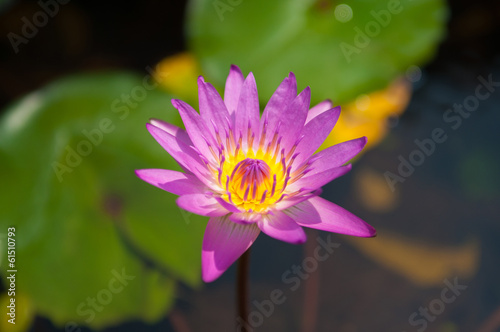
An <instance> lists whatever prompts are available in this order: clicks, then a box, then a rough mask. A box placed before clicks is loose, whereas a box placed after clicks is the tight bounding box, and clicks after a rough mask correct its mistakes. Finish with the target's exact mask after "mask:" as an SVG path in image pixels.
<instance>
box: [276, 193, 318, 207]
mask: <svg viewBox="0 0 500 332" xmlns="http://www.w3.org/2000/svg"><path fill="white" fill-rule="evenodd" d="M322 192H323V191H322V190H321V189H316V190H314V191H312V192H305V193H304V194H302V195H296V196H294V197H290V198H284V199H283V200H281V201H279V202H278V203H275V204H274V208H275V209H276V210H280V211H281V210H285V209H288V208H289V207H292V206H294V205H297V204H299V203H301V202H303V201H307V200H308V199H310V198H312V197H316V196H319V195H321V193H322Z"/></svg>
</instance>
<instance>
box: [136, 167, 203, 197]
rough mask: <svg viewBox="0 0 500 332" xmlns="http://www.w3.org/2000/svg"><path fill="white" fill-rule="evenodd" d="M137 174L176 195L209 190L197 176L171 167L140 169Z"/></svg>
mask: <svg viewBox="0 0 500 332" xmlns="http://www.w3.org/2000/svg"><path fill="white" fill-rule="evenodd" d="M135 174H136V175H137V176H138V177H139V178H140V179H141V180H143V181H146V182H147V183H150V184H152V185H153V186H156V187H158V188H160V189H163V190H166V191H168V192H169V193H172V194H174V195H186V194H195V193H200V192H205V191H207V190H208V188H207V187H206V186H205V185H204V184H203V183H202V182H201V181H200V180H198V178H197V177H196V176H194V175H191V174H186V173H181V172H177V171H172V170H169V169H138V170H136V171H135Z"/></svg>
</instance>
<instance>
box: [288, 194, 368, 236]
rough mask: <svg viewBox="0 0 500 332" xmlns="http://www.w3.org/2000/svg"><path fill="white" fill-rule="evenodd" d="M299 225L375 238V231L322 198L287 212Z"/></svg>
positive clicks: (301, 204) (314, 199)
mask: <svg viewBox="0 0 500 332" xmlns="http://www.w3.org/2000/svg"><path fill="white" fill-rule="evenodd" d="M286 213H287V214H288V215H289V216H290V217H292V218H293V219H294V220H295V222H297V224H299V225H301V226H304V227H310V228H315V229H319V230H322V231H327V232H334V233H340V234H347V235H353V236H360V237H373V236H375V235H376V234H377V232H376V231H375V229H374V228H373V227H372V226H370V225H369V224H367V223H366V222H364V221H363V220H361V219H360V218H358V217H356V216H355V215H353V214H352V213H350V212H349V211H347V210H345V209H344V208H341V207H340V206H338V205H336V204H333V203H332V202H329V201H327V200H326V199H323V198H321V197H314V198H311V199H310V200H308V201H306V202H303V203H300V204H299V205H296V206H295V207H292V208H290V209H288V210H287V211H286Z"/></svg>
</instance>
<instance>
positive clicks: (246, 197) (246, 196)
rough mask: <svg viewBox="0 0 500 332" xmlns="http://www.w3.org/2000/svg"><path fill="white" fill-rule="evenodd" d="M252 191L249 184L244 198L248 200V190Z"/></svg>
mask: <svg viewBox="0 0 500 332" xmlns="http://www.w3.org/2000/svg"><path fill="white" fill-rule="evenodd" d="M249 191H250V186H247V189H246V190H245V195H243V200H244V201H246V200H248V192H249Z"/></svg>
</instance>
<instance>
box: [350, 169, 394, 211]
mask: <svg viewBox="0 0 500 332" xmlns="http://www.w3.org/2000/svg"><path fill="white" fill-rule="evenodd" d="M353 190H354V194H355V197H356V198H357V199H358V200H359V202H360V203H361V204H362V205H363V207H365V208H366V209H367V210H370V211H373V212H379V213H383V212H389V211H392V210H393V209H394V208H395V207H396V206H397V203H398V198H399V192H398V191H394V192H393V191H392V190H391V189H390V187H389V186H388V185H387V181H386V180H385V177H384V176H383V174H380V173H377V172H376V171H374V170H372V169H369V168H367V167H363V168H360V169H359V170H356V172H355V173H354V183H353Z"/></svg>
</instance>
